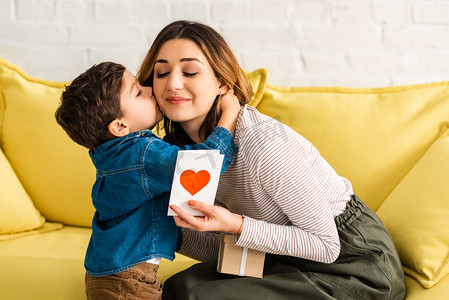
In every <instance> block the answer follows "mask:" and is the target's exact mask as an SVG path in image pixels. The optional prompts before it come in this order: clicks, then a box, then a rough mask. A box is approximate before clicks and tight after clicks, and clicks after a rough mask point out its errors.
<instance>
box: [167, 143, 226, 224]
mask: <svg viewBox="0 0 449 300" xmlns="http://www.w3.org/2000/svg"><path fill="white" fill-rule="evenodd" d="M223 158H224V155H223V154H220V151H219V150H181V151H179V152H178V157H177V160H176V167H175V173H174V176H173V184H172V189H171V194H170V205H171V204H175V205H177V206H178V207H179V208H181V209H182V210H184V211H185V212H187V213H189V214H191V215H193V216H204V214H203V213H201V212H199V211H197V210H194V209H191V208H190V207H189V205H188V204H187V202H188V201H189V200H197V201H201V202H204V203H207V204H211V205H213V204H214V200H215V194H216V193H217V187H218V180H219V179H220V171H221V166H222V164H223ZM168 215H169V216H176V215H177V214H176V213H175V212H174V211H173V210H172V209H170V208H169V209H168Z"/></svg>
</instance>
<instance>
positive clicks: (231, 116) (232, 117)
mask: <svg viewBox="0 0 449 300" xmlns="http://www.w3.org/2000/svg"><path fill="white" fill-rule="evenodd" d="M218 108H219V109H220V110H221V117H220V121H218V124H217V126H220V127H224V128H226V129H228V130H229V131H230V132H232V134H234V130H235V123H236V122H237V118H238V116H239V112H240V102H239V99H238V98H237V97H236V96H235V95H234V90H233V89H229V90H227V91H226V93H224V94H223V95H222V96H221V97H220V100H219V103H218Z"/></svg>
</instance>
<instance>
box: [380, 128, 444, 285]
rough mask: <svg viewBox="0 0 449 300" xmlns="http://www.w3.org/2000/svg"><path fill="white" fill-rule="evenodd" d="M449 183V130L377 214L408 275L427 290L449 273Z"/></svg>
mask: <svg viewBox="0 0 449 300" xmlns="http://www.w3.org/2000/svg"><path fill="white" fill-rule="evenodd" d="M448 180H449V130H447V131H446V132H445V133H444V134H443V135H442V136H441V138H439V139H438V140H437V141H436V142H435V143H434V144H433V145H432V146H431V147H430V149H429V150H428V151H427V152H426V153H425V155H424V156H423V157H422V158H421V159H420V160H419V161H418V163H417V164H416V165H415V166H414V167H413V169H412V170H411V171H410V172H409V173H408V174H407V176H405V178H404V179H403V180H402V181H401V182H400V183H399V185H398V186H397V187H396V188H395V189H394V190H393V192H392V193H391V194H390V195H389V196H388V198H387V199H386V200H385V201H384V203H383V204H382V206H381V207H380V208H379V210H378V211H377V213H378V215H379V217H380V218H381V219H382V221H383V222H384V224H385V226H386V228H387V229H388V230H389V232H390V234H391V236H392V238H393V240H394V241H395V244H396V248H397V250H398V253H399V256H400V257H401V260H402V264H403V266H404V271H405V273H406V274H408V275H410V276H412V277H414V278H416V279H417V280H418V281H419V282H420V283H421V285H422V286H424V287H426V288H430V287H432V286H433V285H434V284H436V283H437V282H438V281H439V280H440V279H441V278H442V277H444V276H445V275H447V274H448V273H449V201H448V196H449V182H448ZM404 224H407V226H404Z"/></svg>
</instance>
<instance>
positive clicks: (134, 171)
mask: <svg viewBox="0 0 449 300" xmlns="http://www.w3.org/2000/svg"><path fill="white" fill-rule="evenodd" d="M219 101H220V104H221V105H220V106H221V110H222V114H221V118H220V122H219V123H218V126H217V128H215V129H214V131H212V133H211V134H210V135H209V137H208V139H207V140H206V141H205V142H204V143H203V144H196V145H192V146H185V147H183V148H182V149H187V150H188V149H218V150H220V152H221V153H222V154H225V158H224V161H223V167H222V170H221V172H222V173H223V172H224V171H225V170H226V168H227V166H228V165H229V164H230V163H231V162H232V159H233V156H234V154H235V146H234V144H233V136H232V133H231V132H233V131H234V126H235V125H234V124H235V122H236V119H237V116H238V113H239V110H240V105H239V102H238V100H237V98H236V97H235V96H234V95H233V94H232V92H231V91H228V92H227V93H226V94H225V95H224V96H223V97H221V99H220V100H219ZM55 118H56V120H57V122H58V124H59V125H60V126H61V127H62V128H63V129H64V130H65V131H66V132H67V134H68V135H69V136H70V138H71V139H72V140H74V141H75V142H77V143H78V144H80V145H82V146H85V147H86V148H88V149H89V155H90V157H91V159H92V162H93V163H94V165H95V167H96V169H97V176H96V181H95V184H94V186H93V188H92V201H93V204H94V206H95V209H96V212H95V215H94V218H93V221H92V235H91V239H90V242H89V246H88V249H87V252H86V258H85V263H84V264H85V268H86V271H87V272H86V295H87V298H88V299H110V298H119V297H124V298H125V296H126V295H128V296H132V297H133V299H143V298H145V299H160V298H161V295H162V285H161V283H160V281H159V280H158V279H157V274H156V273H157V269H158V267H159V266H158V264H159V261H160V259H161V258H166V259H169V260H173V259H174V252H175V250H176V244H177V235H178V229H177V227H176V225H175V223H174V221H173V218H172V217H168V216H167V208H168V201H169V191H170V190H171V185H172V179H173V173H174V169H175V164H176V158H177V152H178V150H180V149H181V148H179V147H177V146H172V145H170V144H168V143H166V142H164V141H162V140H161V139H159V138H158V137H157V136H155V135H154V134H153V133H152V132H151V129H152V128H153V127H154V126H155V125H156V124H158V123H159V121H161V119H162V113H161V111H160V110H159V108H158V106H157V103H156V99H155V98H154V96H153V95H152V88H151V87H144V86H140V85H139V84H138V82H137V80H136V78H135V77H134V76H133V75H132V74H131V73H130V72H128V71H127V70H126V69H125V67H124V66H122V65H119V64H116V63H111V62H104V63H101V64H98V65H94V66H93V67H91V68H90V69H88V70H87V71H85V72H84V73H82V74H81V75H79V76H78V77H77V78H76V79H75V80H73V82H72V83H71V85H70V86H68V87H66V90H65V91H64V92H63V93H62V97H61V105H60V107H59V108H58V109H57V111H56V113H55ZM223 127H224V128H223ZM120 299H122V298H120Z"/></svg>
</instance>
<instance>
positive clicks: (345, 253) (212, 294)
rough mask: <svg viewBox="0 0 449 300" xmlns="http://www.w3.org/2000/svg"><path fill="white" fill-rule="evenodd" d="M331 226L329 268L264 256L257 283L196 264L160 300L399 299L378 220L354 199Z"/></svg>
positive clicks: (398, 276) (390, 252)
mask: <svg viewBox="0 0 449 300" xmlns="http://www.w3.org/2000/svg"><path fill="white" fill-rule="evenodd" d="M335 222H336V224H337V228H338V233H339V236H340V243H341V251H340V256H339V257H338V258H337V260H336V261H335V262H333V263H332V264H324V263H318V262H313V261H310V260H304V259H300V258H295V257H289V256H281V255H270V254H267V256H266V261H265V266H264V276H263V278H262V279H259V278H250V277H236V276H232V275H226V274H220V273H217V272H216V263H200V264H196V265H194V266H192V267H191V268H189V269H187V270H185V271H183V272H180V273H178V274H175V275H174V276H172V277H171V278H169V279H168V280H167V281H166V283H165V285H164V292H163V299H205V300H206V299H207V300H210V299H232V300H235V299H245V300H246V299H257V300H262V299H273V300H279V299H343V300H344V299H403V298H404V296H405V280H404V273H403V271H402V266H401V262H400V259H399V256H398V254H397V251H396V248H395V246H394V244H393V241H392V239H391V237H390V235H389V234H388V232H387V230H386V229H385V227H384V225H383V224H382V222H381V221H380V219H379V218H378V217H377V215H376V214H375V213H374V212H373V211H372V210H371V209H369V208H368V207H367V206H366V205H365V204H364V203H363V202H362V201H361V200H360V199H359V198H358V197H356V196H354V197H353V199H352V200H351V201H349V202H348V204H347V207H346V210H345V212H343V213H342V214H341V215H339V216H337V217H336V218H335Z"/></svg>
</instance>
